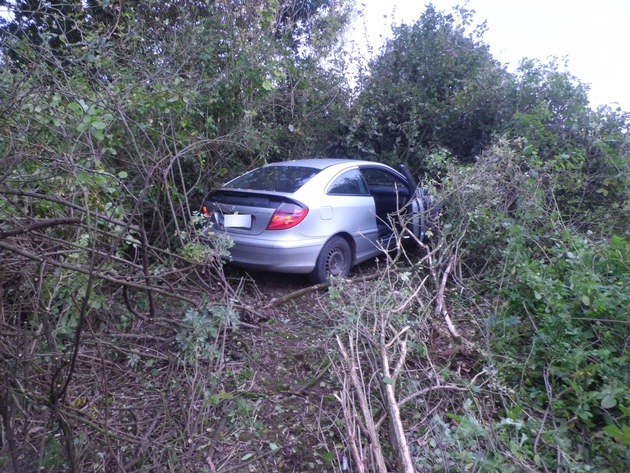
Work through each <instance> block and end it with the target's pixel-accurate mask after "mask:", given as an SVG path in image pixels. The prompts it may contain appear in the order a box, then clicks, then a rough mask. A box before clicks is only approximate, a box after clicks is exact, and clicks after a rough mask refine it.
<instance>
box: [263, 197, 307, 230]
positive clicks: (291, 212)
mask: <svg viewBox="0 0 630 473" xmlns="http://www.w3.org/2000/svg"><path fill="white" fill-rule="evenodd" d="M307 214H308V209H306V208H302V207H300V206H298V205H294V204H287V203H283V204H280V205H279V206H278V208H277V209H276V211H275V212H274V213H273V215H272V216H271V220H270V221H269V225H267V230H286V229H287V228H292V227H295V226H296V225H297V224H298V223H300V222H301V221H302V220H304V218H305V217H306V215H307Z"/></svg>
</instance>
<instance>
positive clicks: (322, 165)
mask: <svg viewBox="0 0 630 473" xmlns="http://www.w3.org/2000/svg"><path fill="white" fill-rule="evenodd" d="M337 164H354V165H360V164H375V165H379V164H380V163H376V162H372V161H362V160H358V159H350V158H310V159H296V160H293V161H281V162H278V163H272V164H269V166H304V167H310V168H315V169H326V168H327V167H330V166H334V165H337Z"/></svg>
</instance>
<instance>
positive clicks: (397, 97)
mask: <svg viewBox="0 0 630 473" xmlns="http://www.w3.org/2000/svg"><path fill="white" fill-rule="evenodd" d="M471 21H472V12H470V11H468V10H465V9H463V8H459V9H458V10H456V12H455V13H453V14H445V13H443V12H439V11H437V10H436V9H435V7H434V6H433V5H429V6H428V7H427V9H426V10H425V12H424V13H423V14H422V16H421V17H420V19H419V20H418V21H417V22H416V23H415V24H413V25H411V26H407V25H401V26H399V27H397V28H395V29H394V37H393V39H391V40H389V41H388V42H387V44H386V46H385V48H384V50H383V52H382V53H381V54H380V55H379V56H378V57H377V58H376V59H375V60H374V61H373V62H372V63H371V65H370V67H371V74H370V75H369V76H368V77H367V79H366V80H365V83H364V84H363V87H362V92H361V94H360V95H359V97H358V100H357V104H356V119H355V120H354V121H353V122H352V123H351V125H350V132H351V136H352V141H353V145H354V146H355V147H356V148H357V149H358V150H359V151H360V152H361V153H362V154H365V155H377V156H379V158H380V159H385V160H397V161H399V160H403V161H406V162H408V163H410V164H412V165H414V166H415V167H416V168H422V167H423V164H422V157H423V155H424V154H426V153H427V152H429V151H430V150H432V149H435V148H446V149H448V150H449V151H450V152H451V153H453V154H454V155H455V157H456V158H457V159H458V160H461V161H470V160H471V159H472V158H473V157H474V155H475V154H476V153H477V152H479V151H480V150H481V149H482V148H483V147H484V146H485V145H487V144H488V143H489V141H490V139H491V137H492V134H493V132H494V131H495V130H496V129H497V128H498V127H499V125H500V123H501V121H502V119H503V117H504V109H503V106H504V103H505V98H506V96H507V90H508V85H509V83H510V76H509V75H508V74H507V72H506V71H505V70H504V68H503V67H502V66H501V65H500V64H499V63H498V62H497V61H495V60H494V59H493V58H492V55H491V54H490V52H489V50H488V47H487V45H485V44H484V43H483V42H482V41H481V38H482V35H483V32H484V26H483V25H481V26H479V27H477V28H476V29H475V30H474V31H473V33H470V34H468V33H467V28H468V26H469V25H470V22H471Z"/></svg>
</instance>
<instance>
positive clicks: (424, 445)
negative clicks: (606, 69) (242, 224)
mask: <svg viewBox="0 0 630 473" xmlns="http://www.w3.org/2000/svg"><path fill="white" fill-rule="evenodd" d="M0 6H5V7H7V8H8V9H9V10H10V11H11V12H12V14H13V17H12V18H3V19H2V20H0V38H1V40H0V41H1V43H0V324H1V330H0V333H1V335H0V359H1V360H2V363H1V364H0V419H1V428H2V434H1V435H0V469H3V470H7V471H12V472H22V471H50V472H54V471H74V472H78V471H103V472H109V471H191V472H192V471H194V472H201V471H209V472H228V471H309V470H310V471H347V470H349V469H350V470H353V471H358V472H359V471H366V472H367V471H377V472H384V471H405V472H410V471H414V470H415V471H497V470H503V471H515V472H517V471H518V472H520V471H552V470H553V471H576V472H587V471H602V472H605V471H608V472H621V471H627V470H628V469H630V389H629V388H628V386H630V373H629V371H628V366H629V365H630V352H629V342H630V313H629V309H628V307H630V141H629V136H630V135H629V133H630V115H629V114H628V113H627V112H625V111H622V110H620V109H617V110H613V109H611V108H609V107H601V108H599V109H597V110H593V109H591V108H589V104H588V95H587V92H588V89H587V86H585V85H584V84H582V83H581V82H580V81H579V79H578V78H575V77H573V76H572V75H571V74H569V73H568V72H564V71H563V68H562V65H560V64H558V63H556V62H553V61H552V62H550V63H546V64H545V63H540V62H536V61H533V60H525V61H523V62H522V64H521V67H520V69H519V70H518V72H517V73H516V74H510V73H508V72H507V71H506V70H505V68H504V67H503V66H502V65H501V64H499V63H498V62H497V61H495V60H494V59H493V58H492V56H491V54H490V51H489V49H488V47H487V46H486V45H485V44H484V42H483V33H484V29H483V27H477V28H473V23H474V16H473V13H472V12H470V11H467V10H466V9H463V8H457V9H455V10H454V11H453V12H452V13H444V12H440V11H437V10H436V9H435V8H433V7H431V6H429V7H428V8H427V10H426V12H425V13H424V14H423V16H422V17H421V18H420V19H419V20H418V21H417V22H416V23H415V24H412V25H403V26H400V27H398V28H396V29H395V30H394V35H393V39H392V40H390V41H389V42H388V43H387V45H386V46H385V48H384V49H383V50H382V51H381V53H380V54H379V55H377V56H376V57H375V58H374V59H373V60H372V62H371V63H370V64H369V67H368V70H367V71H365V72H366V74H365V75H363V76H362V77H361V78H360V81H359V83H358V84H357V85H356V87H357V92H356V93H353V86H351V85H350V84H348V83H347V82H346V79H345V77H346V76H347V75H348V74H347V69H346V66H347V63H348V62H349V60H350V59H352V58H347V57H346V56H344V53H343V51H344V50H343V48H342V44H340V42H339V38H340V37H342V33H343V31H344V29H345V28H346V26H347V24H348V21H349V19H350V15H351V7H352V4H351V2H333V1H328V0H313V1H301V0H300V1H298V0H287V1H275V0H273V1H267V0H245V1H233V0H215V1H210V2H198V1H194V0H187V1H172V2H170V1H150V0H148V1H127V2H114V1H111V2H110V1H92V0H90V1H87V2H81V1H78V0H76V1H75V0H67V1H59V2H39V1H30V0H29V1H19V2H15V1H9V0H2V1H0ZM328 154H335V155H338V154H346V155H348V156H354V157H363V158H365V157H367V158H370V159H377V160H381V161H387V162H400V161H403V162H405V163H407V164H408V165H410V167H411V168H412V169H413V170H415V172H416V173H417V174H419V175H420V176H421V177H423V178H424V181H425V182H426V183H427V185H429V186H431V188H432V192H433V194H434V196H435V199H436V202H440V212H439V215H436V218H435V226H434V228H433V229H432V231H431V238H430V240H429V241H428V242H426V243H423V242H416V245H415V246H416V249H415V250H412V249H411V248H410V247H408V246H406V245H401V250H400V251H399V252H398V253H397V254H396V255H385V256H384V257H383V258H382V259H381V261H380V262H379V263H378V264H374V263H371V264H372V266H370V267H369V269H370V270H371V274H370V275H368V276H366V277H357V278H355V279H353V280H349V281H334V282H333V283H332V285H331V286H330V287H329V288H328V289H327V293H317V292H314V290H315V289H308V290H305V289H302V290H301V291H297V292H296V293H292V294H290V295H288V296H286V295H283V294H280V293H279V292H282V291H286V290H287V288H288V287H292V288H294V289H295V284H297V285H298V286H299V285H300V281H299V280H298V281H297V282H296V281H295V280H291V281H290V282H289V281H288V280H283V279H281V278H280V282H279V283H276V284H275V285H269V284H268V283H267V285H266V284H265V282H263V281H262V280H260V279H258V280H256V279H252V278H251V277H250V276H247V275H243V274H242V273H234V274H233V273H231V272H230V271H229V270H228V272H227V273H226V272H225V270H224V268H223V266H222V263H221V260H222V257H224V256H225V255H226V253H227V252H229V247H230V242H229V241H221V242H217V245H215V246H214V247H212V248H211V247H209V246H207V245H202V244H200V243H199V241H198V240H197V237H196V235H197V234H196V232H197V229H198V228H199V225H202V224H203V218H200V217H199V214H198V213H196V211H197V210H198V205H199V202H200V200H201V197H202V195H203V192H205V190H206V189H207V188H208V187H211V186H213V185H216V184H218V183H220V182H222V181H224V180H226V179H228V178H229V177H231V176H233V175H236V174H239V173H241V172H242V171H244V170H247V169H250V168H251V167H253V166H255V165H258V164H261V163H264V162H268V161H276V160H285V159H299V158H302V157H307V156H313V155H328ZM401 237H402V235H401ZM305 284H306V282H305V281H304V284H303V285H305ZM265 289H267V290H270V291H271V293H270V294H266V293H265V292H264V291H265ZM319 289H322V288H321V287H320V288H319ZM296 301H299V302H296Z"/></svg>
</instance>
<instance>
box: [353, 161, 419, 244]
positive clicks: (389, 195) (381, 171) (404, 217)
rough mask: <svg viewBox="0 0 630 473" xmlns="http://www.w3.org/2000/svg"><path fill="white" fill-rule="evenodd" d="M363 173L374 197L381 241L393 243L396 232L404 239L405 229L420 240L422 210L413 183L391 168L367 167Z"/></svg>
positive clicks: (363, 169)
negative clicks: (401, 234)
mask: <svg viewBox="0 0 630 473" xmlns="http://www.w3.org/2000/svg"><path fill="white" fill-rule="evenodd" d="M361 172H362V174H363V177H364V179H365V181H366V183H367V185H368V189H369V192H370V195H371V196H372V197H373V198H374V204H375V214H376V224H377V228H378V235H379V239H380V240H381V241H387V240H391V237H392V235H393V234H394V232H396V233H403V236H404V232H403V229H405V228H406V229H409V230H411V232H412V233H413V234H414V235H415V236H416V237H420V235H421V228H422V225H421V221H420V216H421V214H422V210H423V207H422V202H421V199H420V198H419V194H418V193H417V192H416V188H415V186H414V185H413V183H412V182H410V181H409V180H408V179H407V178H406V177H405V176H404V175H402V174H401V173H398V172H396V171H394V170H393V169H390V168H385V167H376V166H364V167H362V168H361Z"/></svg>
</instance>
